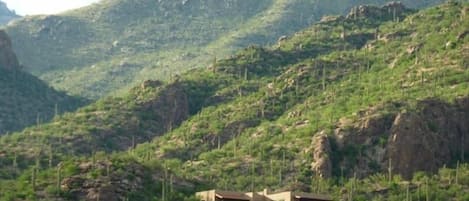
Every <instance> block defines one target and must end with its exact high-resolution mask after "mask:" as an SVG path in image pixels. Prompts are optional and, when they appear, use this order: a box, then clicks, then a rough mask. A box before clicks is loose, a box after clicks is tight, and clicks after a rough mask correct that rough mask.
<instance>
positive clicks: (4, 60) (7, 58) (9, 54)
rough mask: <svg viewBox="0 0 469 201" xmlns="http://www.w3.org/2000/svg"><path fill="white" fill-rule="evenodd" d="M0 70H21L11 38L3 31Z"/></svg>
mask: <svg viewBox="0 0 469 201" xmlns="http://www.w3.org/2000/svg"><path fill="white" fill-rule="evenodd" d="M0 68H3V69H7V70H19V69H21V66H20V64H19V62H18V59H17V58H16V54H15V53H14V52H13V48H12V45H11V40H10V37H9V36H8V35H7V34H6V32H5V31H3V30H0Z"/></svg>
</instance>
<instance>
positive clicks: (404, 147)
mask: <svg viewBox="0 0 469 201" xmlns="http://www.w3.org/2000/svg"><path fill="white" fill-rule="evenodd" d="M418 107H419V108H422V110H421V111H418V112H401V113H399V114H398V115H397V117H396V119H395V120H394V123H393V125H392V128H391V133H390V136H389V139H388V145H387V157H388V160H391V168H392V170H393V171H394V172H396V173H399V174H401V175H402V176H404V177H405V178H410V177H411V176H412V173H414V172H416V171H428V172H435V171H437V170H438V169H439V168H440V167H442V166H444V165H445V164H449V163H451V162H452V161H455V160H463V159H464V154H465V153H467V152H468V151H469V118H468V116H469V99H465V100H460V101H459V102H457V103H455V104H454V105H449V104H447V103H443V102H441V101H438V100H427V101H424V102H422V103H420V105H419V106H418Z"/></svg>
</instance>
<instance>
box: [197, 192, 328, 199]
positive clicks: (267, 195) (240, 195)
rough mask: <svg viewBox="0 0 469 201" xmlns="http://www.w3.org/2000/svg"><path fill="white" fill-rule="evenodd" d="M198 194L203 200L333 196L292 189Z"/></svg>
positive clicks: (319, 197)
mask: <svg viewBox="0 0 469 201" xmlns="http://www.w3.org/2000/svg"><path fill="white" fill-rule="evenodd" d="M196 196H197V197H199V198H200V200H201V201H332V198H330V197H328V196H324V195H315V194H310V193H297V192H292V191H286V192H280V193H269V192H268V191H267V190H264V191H262V192H255V193H252V192H248V193H241V192H232V191H221V190H210V191H203V192H198V193H196Z"/></svg>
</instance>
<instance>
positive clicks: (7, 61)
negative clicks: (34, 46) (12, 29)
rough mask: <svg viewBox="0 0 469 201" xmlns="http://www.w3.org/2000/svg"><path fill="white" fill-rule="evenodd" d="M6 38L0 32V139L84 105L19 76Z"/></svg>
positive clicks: (28, 78) (15, 60) (24, 75)
mask: <svg viewBox="0 0 469 201" xmlns="http://www.w3.org/2000/svg"><path fill="white" fill-rule="evenodd" d="M11 46H12V44H11V41H10V38H9V37H8V35H7V34H6V33H5V32H4V31H0V97H1V98H0V111H1V113H0V135H1V134H5V133H8V132H12V131H18V130H21V129H23V128H25V127H27V126H31V125H33V124H39V123H43V122H47V121H48V120H50V119H52V118H53V117H54V115H59V114H62V113H63V112H66V111H72V110H74V109H76V108H77V107H78V106H81V105H83V104H84V103H85V101H84V100H82V99H79V98H76V97H70V96H68V95H67V94H65V93H63V92H58V91H56V90H54V89H52V88H51V87H49V86H48V85H47V84H46V83H44V82H43V81H41V80H39V79H37V78H36V77H34V76H32V75H30V74H28V73H25V72H22V71H21V68H22V66H21V65H20V64H19V62H18V60H17V58H16V55H15V53H14V52H13V50H12V47H11Z"/></svg>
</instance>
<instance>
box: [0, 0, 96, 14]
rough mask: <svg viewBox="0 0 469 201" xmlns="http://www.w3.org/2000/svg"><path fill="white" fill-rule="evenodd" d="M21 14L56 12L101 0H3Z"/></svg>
mask: <svg viewBox="0 0 469 201" xmlns="http://www.w3.org/2000/svg"><path fill="white" fill-rule="evenodd" d="M3 1H4V2H5V3H6V4H7V6H8V8H10V9H12V10H15V11H16V13H18V14H19V15H34V14H56V13H60V12H63V11H66V10H70V9H74V8H79V7H83V6H87V5H89V4H91V3H94V2H98V1H99V0H3Z"/></svg>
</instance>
